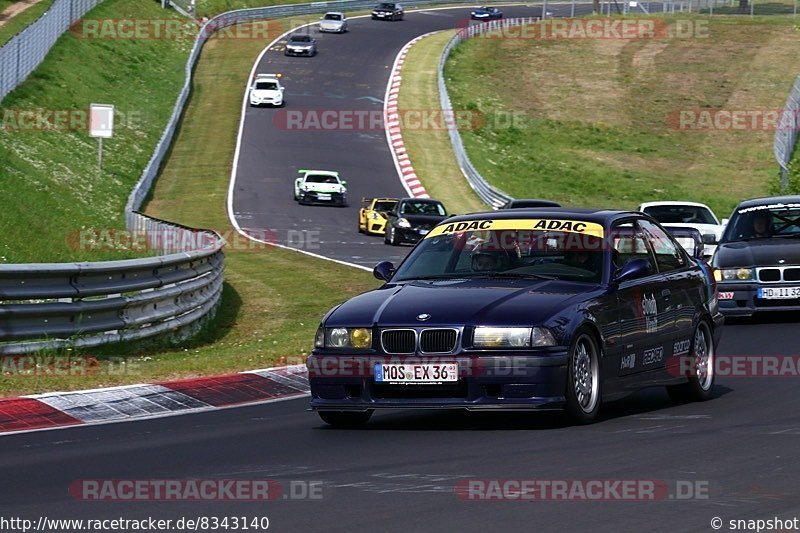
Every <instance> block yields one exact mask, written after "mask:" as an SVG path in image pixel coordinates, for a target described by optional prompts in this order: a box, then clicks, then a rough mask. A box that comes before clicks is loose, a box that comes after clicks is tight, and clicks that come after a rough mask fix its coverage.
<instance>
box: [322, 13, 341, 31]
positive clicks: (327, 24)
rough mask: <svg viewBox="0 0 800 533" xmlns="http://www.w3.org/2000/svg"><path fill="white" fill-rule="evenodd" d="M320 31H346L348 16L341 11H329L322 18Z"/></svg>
mask: <svg viewBox="0 0 800 533" xmlns="http://www.w3.org/2000/svg"><path fill="white" fill-rule="evenodd" d="M319 31H321V32H326V31H329V32H333V33H344V32H346V31H347V17H345V16H344V13H342V12H340V11H329V12H327V13H325V15H324V16H323V17H322V19H320V23H319Z"/></svg>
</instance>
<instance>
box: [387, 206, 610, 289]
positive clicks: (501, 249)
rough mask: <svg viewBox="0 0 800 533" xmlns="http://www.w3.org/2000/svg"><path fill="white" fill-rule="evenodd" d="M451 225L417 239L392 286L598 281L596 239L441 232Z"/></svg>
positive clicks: (559, 234)
mask: <svg viewBox="0 0 800 533" xmlns="http://www.w3.org/2000/svg"><path fill="white" fill-rule="evenodd" d="M504 222H505V221H504ZM452 225H453V224H449V225H448V224H444V225H440V226H438V227H437V228H436V229H434V230H433V231H431V233H430V234H429V235H432V237H431V236H428V237H426V238H425V239H423V241H422V242H421V243H420V244H419V245H418V246H417V247H416V248H415V249H414V251H413V252H412V253H411V255H410V256H409V257H408V259H407V260H406V261H405V262H403V264H402V265H400V267H399V268H398V270H397V273H396V274H395V276H394V277H393V278H392V281H405V280H415V279H448V278H452V279H463V278H473V277H497V278H516V277H519V278H531V279H559V280H565V281H584V282H592V283H598V282H599V281H600V280H601V279H602V273H603V252H602V237H601V236H599V235H589V234H581V233H575V232H561V231H547V230H543V231H535V230H529V229H524V230H519V229H511V230H509V229H500V230H477V231H465V232H460V233H445V234H442V233H441V229H442V227H443V226H444V227H448V226H452ZM531 226H532V224H531ZM529 227H530V226H529ZM600 231H601V232H602V230H600Z"/></svg>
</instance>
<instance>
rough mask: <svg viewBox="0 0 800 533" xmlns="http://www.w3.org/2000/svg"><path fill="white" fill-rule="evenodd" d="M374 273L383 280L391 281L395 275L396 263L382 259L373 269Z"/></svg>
mask: <svg viewBox="0 0 800 533" xmlns="http://www.w3.org/2000/svg"><path fill="white" fill-rule="evenodd" d="M372 275H373V276H375V277H376V278H378V279H379V280H381V281H389V279H391V277H392V276H393V275H394V265H393V264H392V262H391V261H381V262H380V263H378V264H377V265H375V268H373V269H372Z"/></svg>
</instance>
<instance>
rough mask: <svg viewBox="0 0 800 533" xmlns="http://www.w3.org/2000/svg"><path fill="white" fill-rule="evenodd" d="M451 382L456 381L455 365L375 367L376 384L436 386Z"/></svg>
mask: <svg viewBox="0 0 800 533" xmlns="http://www.w3.org/2000/svg"><path fill="white" fill-rule="evenodd" d="M453 381H458V364H457V363H438V364H430V363H422V364H403V363H377V364H376V365H375V382H376V383H388V384H390V385H391V384H397V383H415V384H430V385H438V384H440V383H446V382H453Z"/></svg>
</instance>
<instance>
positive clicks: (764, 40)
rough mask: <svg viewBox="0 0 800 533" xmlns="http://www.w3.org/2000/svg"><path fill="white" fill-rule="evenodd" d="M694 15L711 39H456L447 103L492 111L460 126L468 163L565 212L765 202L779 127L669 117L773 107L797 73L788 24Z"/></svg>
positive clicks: (723, 210) (719, 207) (724, 208)
mask: <svg viewBox="0 0 800 533" xmlns="http://www.w3.org/2000/svg"><path fill="white" fill-rule="evenodd" d="M680 18H681V19H683V20H686V19H687V16H686V15H685V14H682V15H681V16H680ZM666 20H667V21H668V22H672V21H674V19H670V18H667V19H666ZM692 20H695V21H700V22H701V23H702V24H707V27H706V30H705V32H704V33H705V34H706V35H707V36H706V37H693V38H676V37H671V38H670V37H667V38H660V39H650V40H645V39H643V40H620V39H616V40H614V39H604V40H587V39H583V40H534V39H475V40H472V41H470V42H467V43H465V44H463V45H462V46H460V47H459V48H458V49H457V50H456V51H455V53H454V54H453V55H452V56H451V59H450V60H449V61H448V63H447V66H446V78H447V86H448V90H449V91H450V95H451V98H452V100H453V107H454V108H456V109H472V110H476V111H478V112H480V113H482V114H484V115H485V116H486V122H487V127H484V128H482V129H480V130H478V131H465V132H463V138H464V142H465V144H466V146H467V149H468V151H469V154H470V157H471V158H472V161H473V162H474V163H475V164H476V166H477V168H478V169H479V171H480V172H481V173H482V174H483V175H484V176H485V177H486V178H488V179H489V180H490V181H491V182H492V183H495V184H497V185H498V186H499V187H501V188H502V189H504V190H506V191H508V192H509V193H510V194H512V195H513V196H517V197H544V198H552V199H554V200H559V201H561V202H564V203H566V204H570V205H582V206H614V207H621V208H629V207H634V206H635V205H637V204H638V203H639V202H641V201H646V200H662V199H691V200H696V201H701V202H705V203H708V204H709V205H710V206H711V207H712V208H713V209H714V210H715V211H716V212H717V213H718V214H720V215H721V216H726V215H727V214H728V213H729V212H730V210H731V209H732V207H733V206H734V205H735V204H736V203H737V202H738V201H739V200H741V199H743V198H747V197H752V196H756V195H761V194H767V193H768V192H769V191H770V188H771V186H772V185H774V182H775V180H776V179H777V178H776V175H777V170H776V168H777V166H776V164H775V161H774V158H773V155H772V139H773V134H774V133H773V131H764V130H753V129H749V130H748V129H745V130H741V131H733V130H730V129H727V130H725V129H722V130H717V131H690V130H687V129H685V128H684V129H681V128H680V127H679V126H676V124H678V122H676V120H675V117H676V116H679V115H676V113H679V112H680V111H682V110H693V111H699V110H708V111H714V110H740V111H753V110H755V111H769V110H776V109H780V108H781V107H782V106H783V104H784V102H785V100H786V96H787V94H788V91H789V88H790V87H791V84H792V81H793V80H794V78H795V76H796V75H797V73H798V72H800V54H797V42H798V38H800V32H799V31H798V27H797V26H796V20H795V19H793V18H791V17H775V18H755V19H750V18H723V17H714V18H713V19H707V18H694V19H692ZM509 116H513V118H514V120H513V122H512V123H511V125H510V126H509V125H508V124H509V121H508V120H507V118H508V117H509Z"/></svg>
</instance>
